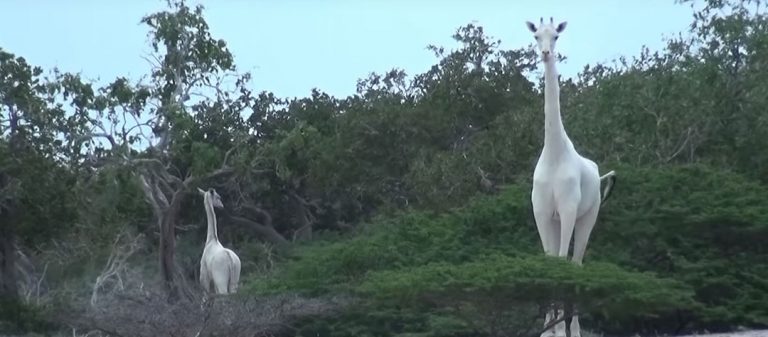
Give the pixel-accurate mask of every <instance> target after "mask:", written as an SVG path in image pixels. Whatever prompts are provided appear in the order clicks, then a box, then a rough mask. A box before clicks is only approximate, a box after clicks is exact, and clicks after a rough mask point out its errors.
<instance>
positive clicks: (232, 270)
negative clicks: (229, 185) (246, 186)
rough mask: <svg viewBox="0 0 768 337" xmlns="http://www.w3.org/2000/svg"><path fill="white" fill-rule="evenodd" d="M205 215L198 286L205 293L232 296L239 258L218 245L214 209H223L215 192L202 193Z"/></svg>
mask: <svg viewBox="0 0 768 337" xmlns="http://www.w3.org/2000/svg"><path fill="white" fill-rule="evenodd" d="M197 190H198V192H200V194H202V195H203V204H204V206H205V214H206V216H207V218H208V235H207V236H206V239H205V248H203V256H202V257H201V258H200V285H201V286H202V287H203V290H205V291H206V292H215V293H216V294H233V293H235V292H237V287H238V282H239V281H240V258H239V257H237V254H235V252H233V251H232V250H231V249H228V248H224V246H222V245H221V243H219V236H218V233H217V228H216V213H215V212H214V209H213V208H214V207H219V208H223V207H224V204H223V203H222V202H221V196H219V194H218V193H216V190H214V189H212V188H211V189H209V190H208V191H203V190H201V189H199V188H198V189H197Z"/></svg>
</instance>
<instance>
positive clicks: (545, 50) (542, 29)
mask: <svg viewBox="0 0 768 337" xmlns="http://www.w3.org/2000/svg"><path fill="white" fill-rule="evenodd" d="M525 24H526V25H527V26H528V30H530V31H531V32H533V36H534V37H535V38H536V44H537V45H538V47H539V51H540V52H541V59H542V60H543V61H544V62H548V61H549V60H550V58H551V57H552V55H554V54H555V43H556V42H557V38H558V36H560V33H562V32H563V30H565V26H566V24H567V22H565V21H563V22H561V23H559V24H557V25H555V24H554V21H553V20H552V18H551V17H550V18H549V23H544V18H539V27H536V25H534V24H533V23H532V22H530V21H526V22H525Z"/></svg>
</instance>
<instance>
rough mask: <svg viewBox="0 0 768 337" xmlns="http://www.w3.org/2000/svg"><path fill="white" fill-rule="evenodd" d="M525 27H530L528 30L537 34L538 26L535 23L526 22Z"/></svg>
mask: <svg viewBox="0 0 768 337" xmlns="http://www.w3.org/2000/svg"><path fill="white" fill-rule="evenodd" d="M525 25H526V26H528V30H530V31H531V32H533V33H535V32H536V25H534V24H533V22H530V21H526V22H525Z"/></svg>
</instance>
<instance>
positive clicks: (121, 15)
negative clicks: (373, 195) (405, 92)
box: [0, 0, 693, 97]
mask: <svg viewBox="0 0 768 337" xmlns="http://www.w3.org/2000/svg"><path fill="white" fill-rule="evenodd" d="M189 3H190V5H194V4H197V3H202V4H203V5H204V6H205V8H206V9H205V12H204V15H205V18H206V20H207V22H208V24H209V26H210V27H211V32H212V34H213V36H214V37H215V38H222V39H224V40H226V41H227V43H228V44H229V47H230V49H231V51H232V52H233V54H234V56H235V63H236V64H237V65H238V67H239V69H240V70H243V71H250V72H251V73H252V75H253V82H252V88H253V89H254V90H256V91H262V90H267V91H272V92H274V93H275V94H276V95H277V96H279V97H295V96H298V97H305V96H308V95H309V94H310V90H311V89H312V88H315V87H316V88H319V89H320V90H322V91H325V92H327V93H329V94H331V95H334V96H337V97H344V96H346V95H350V94H353V93H354V91H355V85H356V82H357V79H359V78H363V77H367V75H368V74H369V73H370V72H372V71H375V72H379V73H381V72H385V71H387V70H390V69H392V68H393V67H398V68H403V69H405V71H406V72H407V73H408V74H409V75H414V74H417V73H421V72H424V71H426V70H427V69H428V68H429V67H430V66H432V65H433V64H435V63H436V62H437V59H436V58H435V57H434V56H433V55H432V53H431V52H430V51H428V50H426V49H425V47H426V46H427V45H428V44H435V45H438V46H445V47H447V49H453V48H455V47H457V44H456V43H454V42H453V40H452V38H451V35H452V34H453V33H454V32H455V31H456V29H457V28H458V27H460V26H463V25H465V24H467V23H470V22H476V23H477V24H479V25H481V26H483V27H484V29H485V32H486V33H487V34H488V35H490V36H492V37H494V38H497V39H500V40H501V41H502V44H501V47H502V48H504V49H513V48H519V47H524V46H526V45H528V44H530V43H532V42H533V37H532V35H531V33H530V32H529V31H528V30H527V29H526V27H525V21H526V20H530V21H532V22H537V21H538V19H539V17H542V16H543V17H544V18H545V19H548V18H549V17H550V16H553V17H554V18H555V20H556V21H568V27H567V29H566V30H565V32H563V33H562V34H561V37H560V39H559V40H558V51H559V52H560V53H562V54H564V55H565V56H567V57H568V60H567V61H566V62H565V63H563V64H561V65H560V73H561V74H562V75H563V76H565V77H572V76H575V75H576V74H577V73H578V72H579V71H581V70H582V69H583V67H584V66H585V65H586V64H594V63H596V62H602V61H608V60H611V59H612V58H615V57H618V56H620V55H625V56H628V57H629V56H633V55H638V54H639V52H640V48H641V47H642V46H643V45H647V46H648V47H650V48H651V50H659V49H661V48H663V46H664V45H665V43H664V41H663V38H664V37H670V36H673V35H676V34H677V33H680V32H683V33H685V32H686V31H687V28H688V25H689V24H690V22H691V20H692V14H693V11H692V9H691V8H690V7H689V6H688V5H679V4H675V3H674V1H673V0H635V1H629V0H581V1H565V0H538V1H519V0H518V1H513V0H477V1H458V0H410V1H408V0H368V1H363V0H217V1H211V0H198V1H190V2H189ZM164 7H165V2H164V1H162V0H130V1H129V0H119V1H118V0H68V1H62V0H0V47H2V48H3V49H5V50H6V51H9V52H11V53H14V54H16V55H17V56H23V57H25V58H26V59H27V60H28V61H29V62H30V63H32V64H34V65H39V66H42V67H43V68H44V69H51V68H53V67H58V68H59V69H61V70H62V71H68V72H81V73H82V75H84V77H86V78H90V79H94V80H96V79H98V80H99V82H100V83H107V82H109V81H111V80H113V79H114V78H116V77H118V76H128V77H129V78H131V79H137V78H138V77H139V76H140V75H144V74H148V73H149V65H148V63H147V61H145V60H144V59H143V58H142V55H146V54H148V53H149V51H150V50H151V49H150V46H149V44H148V40H147V31H148V29H147V28H148V27H146V26H144V25H141V24H140V23H139V20H140V19H141V17H142V16H144V15H146V14H150V13H153V12H155V11H157V10H160V9H163V8H164Z"/></svg>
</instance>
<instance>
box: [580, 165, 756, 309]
mask: <svg viewBox="0 0 768 337" xmlns="http://www.w3.org/2000/svg"><path fill="white" fill-rule="evenodd" d="M618 170H619V172H622V178H621V180H620V182H619V183H620V185H617V186H618V187H617V190H616V194H614V197H613V198H615V200H611V202H610V204H609V205H610V206H607V207H606V208H605V210H603V211H602V215H601V220H600V221H599V223H598V225H597V228H596V230H595V235H594V237H593V239H592V243H590V248H589V252H588V256H587V258H588V259H589V258H590V257H593V258H595V259H600V260H604V261H612V262H615V263H619V264H621V265H625V266H627V267H631V268H633V269H637V270H644V271H654V272H656V273H658V274H660V275H663V276H667V277H673V278H675V279H676V280H680V281H683V282H685V283H687V284H690V285H691V286H692V287H693V288H694V289H695V291H696V295H695V298H696V300H697V301H699V302H701V303H703V304H705V308H703V309H702V310H701V311H698V312H697V317H696V319H697V320H701V322H702V323H704V324H724V323H725V322H734V323H737V324H755V323H760V324H765V323H766V322H768V311H767V310H768V307H766V306H765V305H763V304H762V303H766V302H768V297H766V294H767V293H766V292H765V289H768V288H766V286H768V283H766V281H765V280H766V279H768V269H766V268H765V266H764V263H762V262H761V261H765V260H766V259H768V250H767V249H766V248H765V244H764V242H763V238H765V237H768V208H766V207H765V202H764V200H766V198H768V193H766V192H765V189H764V188H763V187H762V186H761V185H760V184H759V183H758V182H756V181H754V180H751V179H748V178H745V177H744V176H742V175H739V174H735V173H732V172H727V171H724V170H715V169H712V168H708V167H706V166H700V165H693V166H668V167H663V168H660V169H649V168H632V167H629V166H622V167H619V168H618Z"/></svg>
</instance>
